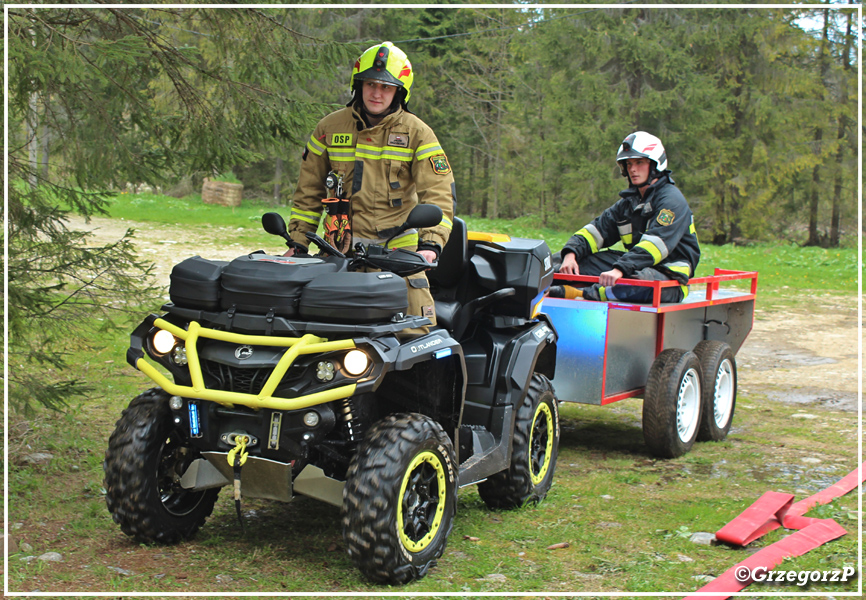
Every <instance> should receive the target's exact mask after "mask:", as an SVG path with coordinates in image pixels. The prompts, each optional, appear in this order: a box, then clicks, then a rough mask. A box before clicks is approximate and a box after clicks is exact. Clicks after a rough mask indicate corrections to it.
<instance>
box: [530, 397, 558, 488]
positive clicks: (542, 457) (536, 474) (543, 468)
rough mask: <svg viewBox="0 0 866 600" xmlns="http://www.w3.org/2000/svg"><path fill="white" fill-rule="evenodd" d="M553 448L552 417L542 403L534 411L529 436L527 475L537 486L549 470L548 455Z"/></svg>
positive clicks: (547, 407)
mask: <svg viewBox="0 0 866 600" xmlns="http://www.w3.org/2000/svg"><path fill="white" fill-rule="evenodd" d="M552 446H553V415H552V414H551V412H550V407H549V406H548V405H547V404H545V403H544V402H542V403H540V404H539V405H538V408H536V409H535V416H534V417H533V419H532V431H531V433H530V435H529V460H530V466H529V475H530V477H531V478H532V483H533V484H535V485H538V484H539V483H541V481H542V480H543V479H544V477H545V475H547V471H548V470H549V468H550V455H551V450H552Z"/></svg>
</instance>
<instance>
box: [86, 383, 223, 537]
mask: <svg viewBox="0 0 866 600" xmlns="http://www.w3.org/2000/svg"><path fill="white" fill-rule="evenodd" d="M168 398H169V395H168V394H167V393H166V392H164V391H163V390H161V389H159V388H153V389H151V390H148V391H146V392H144V393H143V394H141V395H139V396H137V397H136V398H134V399H133V400H132V402H130V403H129V407H128V408H127V409H126V410H124V411H123V415H122V416H121V417H120V420H118V421H117V427H116V428H115V430H114V433H112V434H111V437H110V438H109V440H108V449H107V450H106V451H105V462H104V463H103V469H104V470H105V490H106V494H105V501H106V504H107V505H108V511H109V512H110V513H111V516H112V518H113V519H114V521H115V522H116V523H118V524H119V525H120V528H121V529H122V530H123V533H125V534H127V535H129V536H131V537H133V538H134V539H135V540H136V541H138V542H142V543H146V544H151V543H154V542H159V543H162V544H174V543H177V542H179V541H181V540H184V539H187V538H190V537H192V536H193V535H194V534H195V532H196V531H198V529H199V528H200V527H201V526H202V525H203V524H204V522H205V519H207V518H208V517H209V516H210V514H211V512H212V511H213V507H214V503H215V502H216V499H217V494H218V493H219V489H210V490H203V491H193V490H187V489H184V488H182V487H181V485H180V477H181V475H183V473H184V472H185V471H186V469H187V468H188V467H189V465H190V464H192V462H193V461H195V460H196V459H198V458H199V453H198V451H197V450H196V449H195V448H193V447H192V446H190V445H189V443H188V441H187V438H186V436H185V434H184V433H183V432H182V431H180V430H179V429H177V428H176V426H175V424H174V420H173V419H172V414H171V409H169V407H168Z"/></svg>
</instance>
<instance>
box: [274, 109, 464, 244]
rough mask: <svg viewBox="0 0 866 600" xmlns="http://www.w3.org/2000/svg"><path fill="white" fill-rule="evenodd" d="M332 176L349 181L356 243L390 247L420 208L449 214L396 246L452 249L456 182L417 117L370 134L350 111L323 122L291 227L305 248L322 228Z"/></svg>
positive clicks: (397, 117) (388, 122) (397, 118)
mask: <svg viewBox="0 0 866 600" xmlns="http://www.w3.org/2000/svg"><path fill="white" fill-rule="evenodd" d="M329 171H334V172H336V173H339V174H341V175H342V176H343V189H344V190H345V196H346V198H348V199H349V200H350V202H351V214H352V235H353V238H354V239H355V240H362V239H363V240H376V241H379V242H384V241H385V239H386V238H388V237H390V236H391V235H392V234H393V232H394V231H395V230H396V228H397V227H398V226H400V225H402V224H403V223H404V222H405V221H406V217H407V216H408V214H409V211H410V210H412V208H413V207H414V206H415V205H416V204H418V203H419V202H420V203H424V204H435V205H436V206H438V207H439V208H441V209H442V221H441V223H439V225H437V226H435V227H431V228H427V229H422V230H420V232H418V233H417V234H415V233H414V230H411V231H410V232H409V233H408V234H407V235H403V236H401V237H400V238H398V239H395V240H394V242H393V243H392V244H391V246H392V247H393V246H415V245H417V244H418V243H419V238H420V241H421V242H425V243H429V244H435V245H437V246H439V248H440V249H441V248H442V247H444V246H445V242H446V241H447V240H448V235H449V234H450V233H451V223H452V219H453V216H454V203H455V199H454V176H453V175H452V173H451V168H450V165H449V164H448V159H447V157H446V156H445V152H444V151H443V150H442V147H441V146H440V145H439V141H438V140H437V139H436V135H435V134H434V133H433V130H432V129H430V127H429V126H428V125H427V124H425V123H424V122H423V121H422V120H421V119H419V118H418V117H416V116H415V115H413V114H412V113H409V112H406V111H405V110H402V109H400V110H397V111H396V112H394V113H392V114H390V115H388V116H386V117H385V118H384V119H382V121H381V122H380V123H379V124H378V125H376V126H374V127H370V128H367V127H366V125H365V124H364V122H363V120H362V119H361V116H360V115H359V114H358V112H357V111H356V110H355V109H354V108H353V107H347V108H343V109H341V110H338V111H336V112H333V113H331V114H330V115H328V116H327V117H325V118H324V119H322V120H321V121H320V122H319V124H318V125H317V126H316V129H315V130H314V131H313V134H312V135H311V136H310V139H309V141H308V142H307V146H306V150H305V151H304V160H303V161H302V162H301V173H300V177H299V180H298V187H297V189H296V190H295V195H294V198H293V201H292V212H291V217H290V221H289V233H290V235H291V236H292V240H293V241H295V242H298V243H300V244H303V245H304V246H307V245H309V241H308V240H307V238H306V237H305V236H304V232H307V231H315V230H316V227H317V226H318V223H319V218H320V217H321V214H322V199H323V198H326V197H327V195H328V192H327V190H326V189H325V184H324V182H325V177H327V175H328V172H329Z"/></svg>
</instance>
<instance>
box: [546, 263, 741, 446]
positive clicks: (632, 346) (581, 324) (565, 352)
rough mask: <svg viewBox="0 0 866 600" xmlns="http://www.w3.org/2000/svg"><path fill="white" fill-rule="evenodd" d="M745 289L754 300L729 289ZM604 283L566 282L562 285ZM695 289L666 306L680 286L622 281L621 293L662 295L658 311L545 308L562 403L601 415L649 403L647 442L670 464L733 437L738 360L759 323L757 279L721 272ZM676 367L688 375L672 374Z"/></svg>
mask: <svg viewBox="0 0 866 600" xmlns="http://www.w3.org/2000/svg"><path fill="white" fill-rule="evenodd" d="M743 280H745V281H747V282H748V283H749V290H748V291H744V290H741V289H736V288H733V287H731V286H730V282H733V281H743ZM597 281H598V278H597V277H590V276H585V275H565V274H557V275H556V276H555V281H554V284H557V283H558V284H560V285H561V284H563V283H565V284H568V283H570V282H582V283H584V284H588V283H595V282H597ZM689 283H690V293H689V295H688V297H687V298H686V299H685V300H684V301H683V302H682V303H677V304H662V303H660V302H659V298H660V295H661V290H662V288H664V287H671V286H675V285H679V284H678V283H677V282H675V281H663V282H662V281H638V280H626V279H622V280H620V281H619V282H618V284H626V285H636V286H644V287H651V288H653V302H652V304H634V303H625V302H592V301H587V300H582V299H574V300H566V299H563V298H551V297H546V298H545V299H544V302H543V306H542V310H543V311H544V312H545V313H547V315H548V316H549V317H550V319H551V321H552V322H553V324H554V326H555V327H556V330H557V332H558V334H559V343H558V348H557V360H556V377H555V378H554V379H553V385H554V388H555V389H556V395H557V397H558V398H559V399H560V400H562V401H566V402H578V403H582V404H596V405H604V404H610V403H612V402H616V401H618V400H624V399H626V398H635V397H638V398H639V397H643V398H644V409H643V412H644V415H643V416H644V437H645V439H646V440H647V443H648V445H649V446H650V449H651V451H653V453H654V454H657V455H661V456H679V455H680V454H682V453H684V452H686V451H688V449H690V448H691V444H692V443H693V442H694V440H695V439H699V440H700V439H724V437H725V435H727V432H728V430H729V429H730V422H731V420H732V419H733V410H734V404H735V400H736V361H735V359H734V356H735V355H736V353H737V352H738V351H739V349H740V347H741V346H742V344H743V342H744V341H745V339H746V336H748V334H749V332H750V331H751V329H752V324H753V320H754V309H755V298H756V295H757V285H758V274H757V273H756V272H749V271H728V270H723V269H716V270H715V273H714V274H713V275H711V276H709V277H699V278H694V279H692V280H691V281H690V282H689ZM726 347H727V348H729V350H725V348H726ZM688 354H694V355H696V358H697V363H698V364H700V368H696V367H695V361H694V360H693V359H692V357H690V356H687V355H688ZM710 354H711V355H712V356H709V355H710ZM722 355H724V356H722ZM671 361H674V362H676V361H679V362H684V363H687V365H679V366H671V365H670V364H668V365H667V367H666V366H665V363H670V362H671ZM688 365H691V367H690V368H691V369H692V373H689V370H688V368H687V366H688ZM680 367H682V368H680ZM668 371H674V373H668ZM694 371H697V373H698V377H697V378H695V377H694ZM677 378H678V379H677ZM689 386H691V388H689ZM661 388H664V389H661ZM720 394H721V396H723V397H721V398H719V395H720ZM695 397H697V401H698V406H695V405H694V403H695ZM720 402H721V403H722V404H723V406H721V407H720V406H719V403H720ZM648 404H649V406H648ZM671 411H672V412H671ZM689 411H691V412H689ZM662 413H664V414H662ZM667 413H671V414H669V415H668V414H667ZM711 413H715V414H711ZM684 420H685V421H688V423H685V424H684V423H683V422H684ZM713 421H715V426H714V425H713ZM695 422H696V423H697V424H696V425H695ZM693 426H694V427H693ZM648 428H649V429H650V431H649V432H648ZM692 429H694V431H692ZM650 438H652V439H650ZM658 438H663V439H658ZM667 438H670V439H667Z"/></svg>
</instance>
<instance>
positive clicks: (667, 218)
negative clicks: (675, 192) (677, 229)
mask: <svg viewBox="0 0 866 600" xmlns="http://www.w3.org/2000/svg"><path fill="white" fill-rule="evenodd" d="M675 218H676V215H675V214H674V211H672V210H668V209H667V208H663V209H662V211H661V212H660V213H659V216H657V217H656V221H658V222H659V224H660V225H670V224H671V223H673V222H674V219H675Z"/></svg>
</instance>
